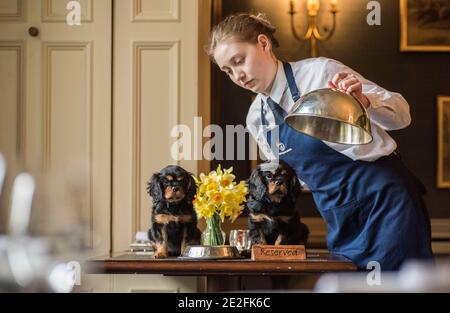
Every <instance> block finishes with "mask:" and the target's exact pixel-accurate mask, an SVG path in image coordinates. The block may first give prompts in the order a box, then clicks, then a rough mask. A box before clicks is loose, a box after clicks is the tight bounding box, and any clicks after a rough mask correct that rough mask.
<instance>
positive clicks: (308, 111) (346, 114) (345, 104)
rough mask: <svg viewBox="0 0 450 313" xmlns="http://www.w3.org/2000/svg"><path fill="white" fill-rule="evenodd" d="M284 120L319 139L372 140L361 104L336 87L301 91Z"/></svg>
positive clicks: (367, 141)
mask: <svg viewBox="0 0 450 313" xmlns="http://www.w3.org/2000/svg"><path fill="white" fill-rule="evenodd" d="M285 121H286V123H287V124H288V125H289V126H290V127H292V128H293V129H295V130H297V131H299V132H301V133H304V134H306V135H309V136H312V137H315V138H318V139H320V140H326V141H329V142H334V143H343V144H353V145H354V144H367V143H370V142H371V141H372V132H371V127H370V120H369V116H368V115H367V112H366V109H365V108H364V106H363V105H362V104H361V103H360V102H359V101H358V100H356V99H355V98H354V97H352V96H350V95H348V94H346V93H344V92H341V91H338V90H335V89H330V88H324V89H318V90H314V91H311V92H309V93H307V94H305V95H303V96H302V97H301V98H300V99H299V100H297V102H296V103H295V104H294V106H293V107H292V109H291V111H290V112H289V114H288V115H287V116H286V117H285Z"/></svg>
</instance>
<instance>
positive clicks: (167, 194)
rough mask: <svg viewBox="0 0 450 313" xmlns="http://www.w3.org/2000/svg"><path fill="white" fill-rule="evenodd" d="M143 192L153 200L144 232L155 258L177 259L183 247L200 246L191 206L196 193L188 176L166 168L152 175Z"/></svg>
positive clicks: (191, 179)
mask: <svg viewBox="0 0 450 313" xmlns="http://www.w3.org/2000/svg"><path fill="white" fill-rule="evenodd" d="M147 191H148V193H149V195H150V196H151V197H152V199H153V208H152V218H151V226H150V229H149V231H148V236H149V239H150V242H151V243H152V245H153V247H154V249H155V257H156V258H165V257H168V256H179V255H180V254H182V253H183V251H184V248H185V247H186V246H187V245H197V244H199V243H200V230H199V229H198V228H197V215H196V213H195V210H194V207H193V205H192V200H193V199H194V195H195V192H196V185H195V181H194V179H193V177H192V174H191V173H189V172H187V171H186V170H184V169H183V168H181V167H179V166H174V165H170V166H167V167H165V168H163V169H162V170H161V171H160V172H159V173H155V174H153V176H152V178H151V179H150V181H149V182H148V188H147Z"/></svg>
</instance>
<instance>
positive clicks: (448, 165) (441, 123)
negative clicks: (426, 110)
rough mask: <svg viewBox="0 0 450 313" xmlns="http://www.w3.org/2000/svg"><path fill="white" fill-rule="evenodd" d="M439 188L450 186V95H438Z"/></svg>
mask: <svg viewBox="0 0 450 313" xmlns="http://www.w3.org/2000/svg"><path fill="white" fill-rule="evenodd" d="M437 115H438V160H437V161H438V165H437V186H438V188H450V96H438V109H437Z"/></svg>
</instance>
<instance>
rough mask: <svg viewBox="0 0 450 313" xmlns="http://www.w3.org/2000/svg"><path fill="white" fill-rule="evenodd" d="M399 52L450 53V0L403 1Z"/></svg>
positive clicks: (401, 4)
mask: <svg viewBox="0 0 450 313" xmlns="http://www.w3.org/2000/svg"><path fill="white" fill-rule="evenodd" d="M400 51H424V52H446V51H449V52H450V0H400Z"/></svg>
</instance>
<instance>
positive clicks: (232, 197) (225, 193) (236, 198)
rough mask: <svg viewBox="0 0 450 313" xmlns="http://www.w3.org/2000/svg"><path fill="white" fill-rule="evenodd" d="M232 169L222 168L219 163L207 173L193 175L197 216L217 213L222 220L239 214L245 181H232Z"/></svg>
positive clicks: (233, 218)
mask: <svg viewBox="0 0 450 313" xmlns="http://www.w3.org/2000/svg"><path fill="white" fill-rule="evenodd" d="M232 171H233V168H232V167H230V168H229V169H222V167H221V166H220V165H219V166H218V167H217V169H216V170H215V171H211V172H210V173H209V174H208V175H205V174H203V173H201V174H200V176H199V178H196V177H195V182H196V184H197V193H196V195H195V198H194V201H193V205H194V208H195V210H196V212H197V215H198V216H199V217H204V218H211V217H212V216H213V215H214V214H217V215H219V216H220V218H221V219H222V221H223V220H224V219H225V218H226V217H229V218H231V220H232V221H234V220H235V219H236V218H237V217H238V216H239V215H240V214H241V212H242V210H243V209H244V207H243V205H242V203H244V202H245V201H246V196H247V193H248V189H247V185H246V183H245V181H241V182H239V183H236V182H235V181H234V180H235V178H236V177H235V175H233V174H232Z"/></svg>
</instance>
